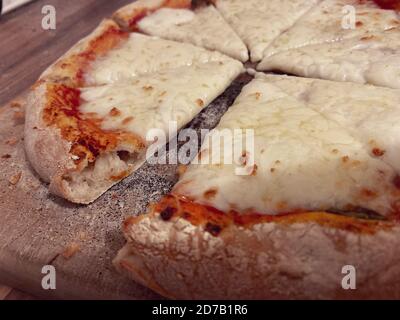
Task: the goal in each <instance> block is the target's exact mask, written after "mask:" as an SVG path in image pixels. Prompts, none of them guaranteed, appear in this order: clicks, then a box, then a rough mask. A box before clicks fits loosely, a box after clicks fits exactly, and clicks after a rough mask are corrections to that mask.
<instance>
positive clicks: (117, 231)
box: [0, 0, 249, 299]
mask: <svg viewBox="0 0 400 320" xmlns="http://www.w3.org/2000/svg"><path fill="white" fill-rule="evenodd" d="M127 2H129V1H120V0H115V1H108V0H85V1H78V0H74V1H61V0H54V1H48V0H46V1H36V2H34V3H32V4H30V5H29V6H26V7H24V8H22V9H20V10H19V11H16V12H14V13H12V14H10V15H9V16H6V17H5V19H4V20H1V22H0V37H1V39H2V46H1V49H0V57H1V60H0V61H1V62H0V63H1V72H0V74H1V82H0V88H1V93H0V100H1V101H2V102H5V101H9V102H8V103H6V104H5V106H3V107H0V221H1V224H0V283H1V284H2V285H4V286H2V287H0V299H27V298H30V297H29V296H27V295H26V294H23V293H21V292H19V291H15V290H11V289H10V288H16V289H18V290H21V291H23V292H27V293H29V294H31V295H33V296H35V297H37V298H45V299H59V298H61V299H160V298H161V297H160V296H158V295H157V294H155V293H153V292H152V291H150V290H148V289H146V288H144V287H142V286H140V285H138V284H136V283H134V282H132V281H130V280H128V279H127V278H125V277H124V276H122V275H119V274H118V273H117V272H116V271H115V269H114V267H113V265H112V260H113V258H114V257H115V255H116V254H117V252H118V250H119V249H120V248H121V247H122V246H123V244H124V242H125V240H124V238H123V236H122V233H121V224H122V222H123V220H124V219H125V218H126V217H128V216H130V215H137V214H140V213H143V212H144V211H145V210H146V207H147V205H148V204H149V203H150V202H152V201H157V200H158V199H159V198H160V197H161V196H162V195H163V194H165V193H167V192H169V191H170V189H171V188H172V186H173V185H174V183H175V182H176V180H177V166H176V165H160V166H150V165H148V164H145V165H144V166H143V167H142V168H141V169H140V170H138V172H136V173H135V174H134V175H132V176H131V177H129V178H127V179H126V180H124V181H123V182H122V183H120V184H118V185H117V186H115V187H114V188H112V189H111V190H110V191H109V192H107V193H106V194H105V195H104V196H102V197H101V198H100V199H99V200H97V201H96V202H95V203H93V204H91V205H89V206H79V205H74V204H71V203H68V202H66V201H64V200H63V199H60V198H57V197H55V196H52V195H51V194H49V192H48V188H47V185H46V184H45V183H43V182H42V181H41V180H40V179H39V178H38V176H37V175H36V174H35V172H33V170H32V169H31V167H30V165H29V163H28V162H27V160H26V158H25V152H24V147H23V126H24V110H25V97H24V95H23V94H22V93H23V92H25V91H26V90H27V88H28V87H29V86H30V85H32V84H33V82H34V81H35V80H36V79H37V77H38V76H39V74H40V73H41V72H42V71H43V70H44V69H45V68H46V67H47V66H48V65H49V64H51V63H52V62H53V61H54V60H56V59H57V58H58V57H59V56H60V55H62V54H63V53H64V52H65V51H66V50H67V49H69V48H70V47H71V46H72V45H73V44H74V43H75V42H76V41H78V40H79V39H81V38H82V37H83V36H85V35H86V34H87V33H89V32H90V31H91V30H93V28H94V27H95V26H96V25H97V24H98V23H99V22H100V20H101V19H102V18H103V17H107V16H110V14H111V13H112V12H113V11H114V10H115V9H116V8H118V7H119V6H121V5H123V4H125V3H127ZM50 3H52V4H53V5H54V6H55V7H56V9H57V16H58V25H57V30H56V31H43V30H42V29H41V28H40V21H41V6H42V5H43V4H50ZM247 81H249V79H248V78H243V79H240V80H239V81H236V82H235V84H233V85H232V86H231V87H230V88H229V89H228V90H227V92H226V93H225V94H224V95H222V96H221V97H220V98H218V99H217V100H216V101H214V102H213V103H212V104H211V105H210V106H209V107H208V108H206V109H205V110H204V112H202V113H201V114H200V115H199V116H198V117H197V118H196V119H195V120H194V121H193V122H192V123H191V124H190V126H191V127H192V128H195V129H198V130H200V129H202V128H213V127H214V126H215V125H216V124H217V123H218V121H219V119H220V117H221V116H222V114H223V113H224V112H226V110H227V108H228V107H229V106H230V105H231V104H232V102H233V99H234V98H235V97H236V96H237V94H238V93H239V92H240V90H241V88H242V86H243V84H244V83H246V82H247ZM45 265H52V266H54V267H55V269H56V290H44V289H43V288H42V285H41V281H42V278H43V276H44V275H43V274H42V272H41V271H42V268H43V266H45ZM6 286H7V287H6Z"/></svg>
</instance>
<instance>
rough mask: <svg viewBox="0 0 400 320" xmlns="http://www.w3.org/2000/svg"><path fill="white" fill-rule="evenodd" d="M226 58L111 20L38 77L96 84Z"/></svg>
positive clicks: (104, 22)
mask: <svg viewBox="0 0 400 320" xmlns="http://www.w3.org/2000/svg"><path fill="white" fill-rule="evenodd" d="M226 60H227V57H226V56H225V55H223V54H220V53H219V52H211V51H208V50H205V49H203V48H200V47H196V46H194V45H191V44H187V43H179V42H175V41H169V40H163V39H159V38H157V37H151V36H147V35H143V34H140V33H130V32H125V31H123V30H121V29H120V27H119V26H118V25H117V24H116V23H115V22H114V21H112V20H104V21H103V22H102V23H101V24H100V25H99V27H97V28H96V30H95V31H94V32H92V33H91V34H90V35H89V36H88V37H86V38H84V39H82V40H81V41H79V42H78V43H77V44H76V45H75V46H73V48H72V49H71V50H69V51H68V52H67V53H66V54H64V55H63V56H62V57H61V58H60V59H59V60H58V61H56V62H55V63H54V64H53V65H52V66H51V67H49V68H48V69H47V70H46V71H45V72H44V73H43V75H42V76H41V78H40V79H41V80H49V81H53V82H59V83H63V84H66V85H68V86H71V87H84V86H98V85H104V84H111V83H117V82H124V81H128V80H130V79H131V78H132V77H136V76H140V75H145V74H149V73H152V72H157V71H163V70H170V69H173V68H176V67H180V66H191V65H194V64H198V63H206V62H211V61H226Z"/></svg>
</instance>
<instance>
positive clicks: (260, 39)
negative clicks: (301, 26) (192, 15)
mask: <svg viewBox="0 0 400 320" xmlns="http://www.w3.org/2000/svg"><path fill="white" fill-rule="evenodd" d="M319 1H320V0H269V1H264V0H246V1H241V0H215V3H216V7H217V9H218V10H219V11H220V12H221V14H222V15H223V17H224V18H225V19H226V20H227V21H228V22H229V23H230V24H231V25H232V28H233V29H234V30H235V31H236V32H237V34H238V35H239V36H240V37H241V38H242V39H243V41H244V43H245V44H246V45H247V47H248V48H249V51H250V56H251V61H252V62H258V61H260V60H261V59H262V58H263V53H264V50H265V49H266V48H267V47H268V46H269V45H270V44H271V42H272V41H273V40H274V39H275V38H276V37H277V36H279V35H280V34H281V33H282V32H284V31H285V30H287V29H288V28H290V27H291V26H292V25H293V24H294V23H295V22H296V21H297V20H298V19H299V18H300V17H301V16H302V15H303V14H304V13H306V12H307V11H308V10H310V9H311V8H312V7H313V6H314V5H315V4H317V3H318V2H319Z"/></svg>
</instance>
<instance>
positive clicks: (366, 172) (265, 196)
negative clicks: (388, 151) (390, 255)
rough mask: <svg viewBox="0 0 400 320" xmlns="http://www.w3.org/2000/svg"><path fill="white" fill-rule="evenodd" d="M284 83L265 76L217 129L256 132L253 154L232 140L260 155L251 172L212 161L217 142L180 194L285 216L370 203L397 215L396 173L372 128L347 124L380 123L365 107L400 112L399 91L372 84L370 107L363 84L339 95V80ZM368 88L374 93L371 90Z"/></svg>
mask: <svg viewBox="0 0 400 320" xmlns="http://www.w3.org/2000/svg"><path fill="white" fill-rule="evenodd" d="M285 80H286V78H285V77H283V78H280V77H277V78H276V77H274V76H265V75H258V76H257V77H256V79H255V80H253V82H252V83H250V84H249V85H248V86H246V87H245V88H244V90H243V91H242V93H241V95H240V96H239V97H238V98H237V100H236V102H235V104H234V105H233V106H232V108H231V109H230V110H229V111H228V112H227V113H226V114H225V115H224V117H223V118H222V120H221V122H220V124H219V126H218V127H217V129H220V130H222V129H226V128H227V129H234V128H253V129H254V133H255V139H254V141H255V144H254V151H252V150H251V149H247V147H244V146H245V143H244V142H243V141H242V139H243V138H242V137H240V136H238V137H235V139H234V140H233V141H234V143H233V144H232V146H233V149H235V148H239V150H241V151H242V152H241V153H240V152H239V154H242V155H243V154H245V155H246V157H247V156H249V153H251V152H254V154H253V158H254V165H253V166H252V167H251V168H250V169H251V170H250V171H249V173H250V174H249V175H245V176H241V175H238V174H236V171H235V170H236V169H237V167H238V166H239V167H240V162H236V163H235V164H232V165H220V164H218V162H217V163H215V162H214V164H212V161H214V159H215V157H216V158H217V159H220V161H223V159H222V156H221V155H220V154H219V152H218V147H220V144H219V141H220V140H218V139H217V140H216V141H217V143H216V144H215V145H214V144H211V145H205V146H203V148H202V152H201V153H200V158H201V159H200V160H201V161H206V162H207V160H208V162H207V163H211V164H207V165H194V164H193V165H191V166H190V167H189V169H188V170H187V171H186V173H185V174H184V175H183V177H182V179H181V180H180V182H179V183H178V184H177V186H176V187H175V189H174V194H177V195H181V196H185V197H187V198H189V199H192V200H194V201H195V202H198V203H201V204H203V205H209V206H212V207H215V208H217V209H219V210H222V211H225V212H226V211H230V210H235V211H238V212H242V213H246V212H257V213H261V214H278V213H288V212H296V211H300V212H304V211H315V210H317V211H318V210H325V211H329V210H343V211H346V210H348V209H349V208H365V209H367V210H371V211H375V212H377V213H379V214H381V215H390V214H392V213H393V204H394V203H395V202H396V200H397V199H398V196H399V190H398V189H397V187H396V186H395V184H394V183H393V181H394V179H395V178H396V176H397V171H396V170H395V169H394V168H393V166H391V163H390V162H389V161H385V159H381V157H382V155H381V154H378V155H376V154H374V153H373V152H371V148H370V147H369V146H368V143H365V139H366V140H368V139H369V136H368V134H372V131H373V129H371V131H370V132H369V133H363V134H361V133H360V134H359V135H356V134H355V133H354V132H355V131H357V130H356V129H354V130H355V131H353V130H352V129H348V128H347V127H348V126H349V124H354V123H358V122H360V125H361V126H362V121H360V117H361V118H362V117H365V121H370V123H369V124H368V125H367V126H366V127H369V126H371V125H374V126H375V127H376V128H378V127H379V126H380V125H381V124H380V120H379V118H369V117H368V115H364V114H363V113H364V112H365V111H366V110H365V109H367V112H369V113H371V114H373V113H376V112H379V111H380V110H382V108H386V109H391V110H392V112H394V113H395V114H396V113H397V114H398V112H399V111H398V99H399V92H398V91H395V90H392V91H390V90H388V91H387V92H386V91H385V89H383V90H382V94H381V95H380V94H379V92H380V89H374V88H371V91H370V95H371V97H372V100H371V103H370V104H369V105H364V104H363V99H366V98H362V96H361V95H359V96H357V92H358V94H360V93H361V92H362V88H363V87H361V88H358V87H357V86H355V91H354V93H348V92H346V91H345V92H344V93H341V94H338V93H339V92H341V91H340V88H339V87H338V86H337V84H336V83H330V82H321V84H320V83H317V84H315V85H310V83H311V84H313V80H309V79H304V83H303V79H301V78H294V79H291V78H288V80H287V81H286V82H285ZM315 81H317V80H315ZM275 82H277V84H275ZM286 88H289V89H286ZM300 88H303V91H302V90H300ZM304 88H307V90H304ZM364 88H365V89H366V90H367V91H366V92H368V87H364ZM349 90H350V89H349ZM350 92H351V91H350ZM295 93H296V94H297V96H296V94H295ZM380 96H381V97H386V99H385V100H384V101H383V102H380V103H379V102H378V101H377V100H373V98H374V97H375V99H377V98H378V97H380ZM364 101H365V100H364ZM372 101H374V102H372ZM317 102H318V103H317ZM353 102H354V103H355V106H356V108H354V109H353V111H352V112H353V113H354V116H353V117H350V119H347V120H346V121H347V122H345V121H343V119H341V112H342V114H344V113H345V112H346V110H348V108H349V106H350V105H352V103H353ZM314 103H317V107H316V106H315V105H314ZM318 106H326V109H322V107H321V108H318ZM368 109H371V110H368ZM358 113H359V114H358ZM361 114H362V115H361ZM342 117H343V116H342ZM213 135H215V133H211V140H212V137H213ZM377 135H379V133H375V136H377ZM367 137H368V138H367ZM363 139H364V140H363ZM377 140H378V139H377ZM379 141H381V140H379ZM242 142H243V143H242ZM221 143H222V142H221ZM224 148H226V147H225V146H224ZM240 148H242V149H240ZM379 150H380V149H379ZM230 151H231V150H230ZM220 157H221V158H220ZM249 158H250V157H249ZM210 159H212V160H210ZM304 190H307V192H306V193H305V192H304ZM238 195H240V197H238Z"/></svg>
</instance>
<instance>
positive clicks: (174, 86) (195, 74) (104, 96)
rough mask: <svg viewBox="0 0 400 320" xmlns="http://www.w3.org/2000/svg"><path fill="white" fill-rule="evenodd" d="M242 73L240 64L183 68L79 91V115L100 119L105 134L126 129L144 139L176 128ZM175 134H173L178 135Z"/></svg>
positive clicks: (202, 64) (202, 65)
mask: <svg viewBox="0 0 400 320" xmlns="http://www.w3.org/2000/svg"><path fill="white" fill-rule="evenodd" d="M242 71H243V66H242V64H241V63H240V62H239V61H235V60H233V59H230V60H228V61H225V62H221V61H219V62H208V63H201V64H195V65H191V66H182V67H180V68H175V69H172V70H167V71H160V72H157V73H152V74H148V75H143V76H139V77H136V78H133V79H131V80H130V81H129V82H128V83H123V84H112V85H105V86H99V87H92V88H84V89H81V98H82V99H83V101H84V103H83V104H82V105H81V106H80V111H81V112H82V113H83V114H84V115H86V116H89V117H95V118H97V119H102V122H101V126H102V129H103V130H122V131H125V132H131V133H134V134H136V135H138V136H140V137H142V138H143V139H144V140H145V139H146V135H147V133H148V132H149V130H150V129H157V130H162V131H163V132H166V133H167V132H168V130H169V128H170V126H169V124H170V122H171V121H176V123H177V126H178V129H179V128H181V127H182V126H184V125H185V124H187V123H188V122H189V121H191V120H192V119H193V118H194V116H195V115H197V114H198V113H199V112H200V111H201V110H202V109H203V108H204V107H206V106H207V105H208V104H209V103H210V102H211V101H213V100H214V99H215V98H216V97H218V96H219V95H220V94H221V93H222V92H223V91H224V90H225V89H226V88H227V87H228V86H229V85H230V84H231V82H232V81H233V80H234V79H235V78H236V77H237V76H238V75H239V74H240V73H241V72H242ZM174 133H175V132H171V134H174Z"/></svg>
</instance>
